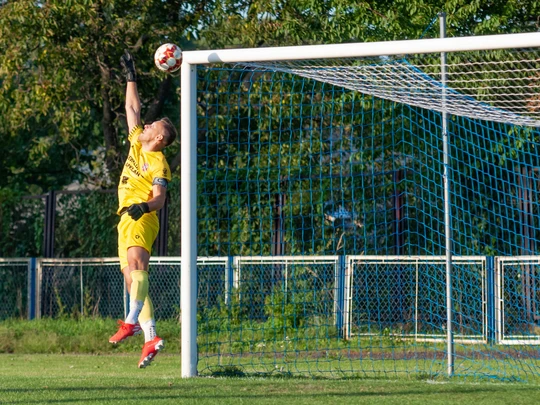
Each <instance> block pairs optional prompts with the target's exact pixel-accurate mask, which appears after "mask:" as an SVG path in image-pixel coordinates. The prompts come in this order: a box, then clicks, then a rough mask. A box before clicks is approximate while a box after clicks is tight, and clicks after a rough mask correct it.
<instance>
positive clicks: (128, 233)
mask: <svg viewBox="0 0 540 405" xmlns="http://www.w3.org/2000/svg"><path fill="white" fill-rule="evenodd" d="M158 232H159V220H158V217H157V214H156V213H155V212H150V213H148V214H144V215H143V216H142V217H141V218H139V220H138V221H134V220H133V219H132V218H131V217H130V216H129V215H128V214H123V215H122V217H121V218H120V223H119V224H118V257H119V258H120V266H121V269H124V268H125V267H127V265H128V261H127V250H128V248H130V247H132V246H140V247H143V248H145V249H146V250H147V251H148V253H152V245H153V244H154V241H155V240H156V238H157V235H158Z"/></svg>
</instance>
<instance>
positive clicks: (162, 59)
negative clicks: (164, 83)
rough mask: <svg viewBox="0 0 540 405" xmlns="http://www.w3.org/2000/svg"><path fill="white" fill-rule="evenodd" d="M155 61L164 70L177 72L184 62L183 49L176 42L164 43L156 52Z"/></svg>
mask: <svg viewBox="0 0 540 405" xmlns="http://www.w3.org/2000/svg"><path fill="white" fill-rule="evenodd" d="M154 62H155V63H156V66H157V68H158V69H159V70H162V71H163V72H168V73H172V72H176V71H177V70H178V69H180V65H181V64H182V50H181V49H180V47H179V46H178V45H175V44H163V45H161V46H160V47H159V48H158V49H157V51H156V53H155V54H154Z"/></svg>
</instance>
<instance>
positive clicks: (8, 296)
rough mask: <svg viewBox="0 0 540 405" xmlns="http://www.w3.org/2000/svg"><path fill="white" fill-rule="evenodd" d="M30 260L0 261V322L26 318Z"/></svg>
mask: <svg viewBox="0 0 540 405" xmlns="http://www.w3.org/2000/svg"><path fill="white" fill-rule="evenodd" d="M30 261H31V259H0V320H2V319H6V318H26V317H27V316H28V280H29V277H28V268H29V265H30Z"/></svg>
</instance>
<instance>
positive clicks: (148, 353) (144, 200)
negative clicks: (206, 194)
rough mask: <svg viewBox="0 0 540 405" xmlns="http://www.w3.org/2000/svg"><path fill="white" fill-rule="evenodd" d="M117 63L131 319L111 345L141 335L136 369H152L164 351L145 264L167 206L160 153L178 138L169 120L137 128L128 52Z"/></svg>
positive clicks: (122, 237)
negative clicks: (123, 122) (125, 132)
mask: <svg viewBox="0 0 540 405" xmlns="http://www.w3.org/2000/svg"><path fill="white" fill-rule="evenodd" d="M120 63H121V65H122V68H123V70H124V74H125V76H126V79H127V88H126V118H127V124H128V128H129V137H128V140H129V142H130V147H129V155H128V158H127V160H126V162H125V164H124V168H123V170H122V175H121V177H120V183H119V185H118V200H119V207H118V214H119V215H120V216H121V218H120V223H119V224H118V256H119V257H120V265H121V268H122V273H123V274H124V279H125V280H126V284H127V288H128V292H129V294H130V302H129V313H128V315H127V318H126V319H125V321H118V323H119V324H120V328H119V329H118V332H117V333H116V334H114V335H113V336H112V337H111V338H110V339H109V342H111V343H114V344H116V343H119V342H121V341H122V340H124V339H126V338H127V337H129V336H133V335H137V334H139V333H141V328H142V331H143V332H144V340H145V344H144V346H143V349H142V356H141V359H140V360H139V368H144V367H146V366H147V365H149V364H150V362H151V361H152V360H153V358H154V357H155V356H156V354H157V353H158V352H159V351H160V350H161V349H162V348H163V339H161V338H160V337H159V336H157V335H156V323H155V320H154V308H153V306H152V301H151V299H150V297H149V295H148V264H149V261H150V252H151V250H152V245H153V244H154V241H155V239H156V237H157V234H158V230H159V222H158V217H157V214H156V211H157V210H159V209H160V208H162V207H163V204H164V203H165V197H166V191H167V185H168V183H169V181H170V180H171V170H170V169H169V165H168V164H167V160H166V159H165V156H164V155H163V153H162V150H163V149H164V148H165V147H167V146H169V145H170V144H171V143H173V141H174V140H175V138H176V129H175V128H174V125H173V124H172V123H171V121H170V120H169V119H168V118H163V119H161V120H159V121H155V122H154V123H152V124H150V125H144V127H143V126H142V124H141V112H140V110H141V102H140V100H139V94H138V91H137V81H136V80H137V75H136V71H135V63H134V61H133V57H132V56H131V55H130V54H129V52H127V51H126V52H125V54H124V55H123V56H122V57H121V59H120Z"/></svg>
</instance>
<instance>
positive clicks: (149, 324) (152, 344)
mask: <svg viewBox="0 0 540 405" xmlns="http://www.w3.org/2000/svg"><path fill="white" fill-rule="evenodd" d="M150 219H151V218H150ZM156 219H157V218H156ZM146 230H147V235H149V236H150V240H151V243H152V244H153V243H154V241H155V238H156V237H157V234H158V231H159V223H158V221H151V220H150V221H148V223H147V224H146ZM139 322H140V324H141V327H142V329H143V332H144V342H145V343H144V346H143V349H142V355H141V358H140V360H139V368H144V367H146V366H148V365H149V364H150V363H151V362H152V360H153V359H154V357H155V356H156V355H157V353H158V352H159V351H160V350H161V349H163V347H164V342H163V339H161V338H160V337H159V336H158V335H157V333H156V321H155V318H154V305H153V304H152V299H151V298H150V295H149V294H147V296H146V299H145V301H144V305H143V307H142V310H141V312H140V315H139Z"/></svg>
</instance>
